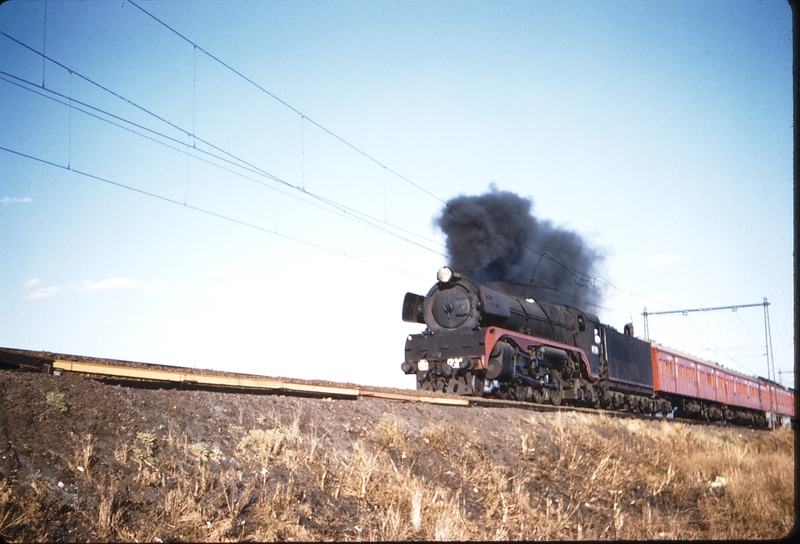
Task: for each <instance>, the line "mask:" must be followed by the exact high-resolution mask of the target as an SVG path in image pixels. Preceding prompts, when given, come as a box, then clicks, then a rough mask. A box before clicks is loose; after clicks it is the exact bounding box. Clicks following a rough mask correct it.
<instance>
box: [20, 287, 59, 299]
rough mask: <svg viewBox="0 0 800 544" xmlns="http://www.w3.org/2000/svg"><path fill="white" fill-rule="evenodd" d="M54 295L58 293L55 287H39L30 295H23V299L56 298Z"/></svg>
mask: <svg viewBox="0 0 800 544" xmlns="http://www.w3.org/2000/svg"><path fill="white" fill-rule="evenodd" d="M56 293H58V286H57V285H54V286H53V287H39V288H38V289H37V290H36V291H35V292H33V293H31V294H30V295H25V298H50V297H54V296H56Z"/></svg>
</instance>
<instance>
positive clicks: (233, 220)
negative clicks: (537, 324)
mask: <svg viewBox="0 0 800 544" xmlns="http://www.w3.org/2000/svg"><path fill="white" fill-rule="evenodd" d="M0 150H2V151H6V152H7V153H12V154H14V155H17V156H20V157H23V158H26V159H29V160H32V161H36V162H39V163H42V164H46V165H48V166H52V167H54V168H58V169H61V170H64V171H67V172H72V173H74V174H78V175H81V176H85V177H87V178H90V179H94V180H96V181H101V182H103V183H107V184H109V185H113V186H115V187H119V188H122V189H127V190H129V191H133V192H135V193H139V194H141V195H144V196H148V197H151V198H155V199H158V200H161V201H164V202H168V203H170V204H175V205H178V206H181V207H184V208H188V209H190V210H194V211H197V212H200V213H204V214H207V215H209V216H212V217H216V218H218V219H224V220H225V221H230V222H231V223H236V224H238V225H241V226H244V227H248V228H252V229H255V230H258V231H261V232H266V233H268V234H273V235H275V236H280V237H281V238H285V239H287V240H291V241H294V242H298V243H301V244H304V245H307V246H309V247H313V248H316V249H320V250H323V251H327V252H329V253H333V254H336V255H341V256H343V257H347V258H349V259H353V260H355V261H358V262H361V263H365V264H369V265H372V266H376V267H378V268H383V269H384V270H389V271H391V272H396V273H398V274H402V275H404V276H409V277H412V278H416V279H419V280H422V281H427V279H426V278H421V277H419V276H416V275H414V274H409V273H408V272H405V271H402V270H399V269H396V268H392V267H390V266H385V265H382V264H379V263H376V262H373V261H369V260H366V259H362V258H360V257H356V256H354V255H351V254H348V253H345V252H343V251H337V250H335V249H332V248H330V247H326V246H323V245H320V244H315V243H313V242H309V241H307V240H303V239H301V238H295V237H293V236H289V235H288V234H283V233H281V232H276V231H273V230H270V229H267V228H265V227H260V226H258V225H254V224H253V223H249V222H247V221H242V220H241V219H236V218H234V217H230V216H228V215H225V214H221V213H217V212H214V211H211V210H208V209H206V208H201V207H199V206H194V205H192V204H184V203H183V202H181V201H180V200H174V199H172V198H169V197H166V196H163V195H159V194H156V193H151V192H149V191H145V190H143V189H138V188H136V187H132V186H130V185H125V184H124V183H119V182H117V181H113V180H110V179H108V178H104V177H101V176H97V175H95V174H91V173H89V172H84V171H82V170H78V169H75V168H67V167H66V166H64V165H61V164H58V163H56V162H53V161H48V160H46V159H42V158H40V157H34V156H33V155H29V154H27V153H22V152H20V151H16V150H14V149H9V148H7V147H4V146H0Z"/></svg>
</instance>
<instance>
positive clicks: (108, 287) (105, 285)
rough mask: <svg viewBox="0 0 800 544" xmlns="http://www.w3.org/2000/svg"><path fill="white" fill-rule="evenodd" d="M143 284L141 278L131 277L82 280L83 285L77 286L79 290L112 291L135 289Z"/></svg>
mask: <svg viewBox="0 0 800 544" xmlns="http://www.w3.org/2000/svg"><path fill="white" fill-rule="evenodd" d="M142 285H144V282H143V281H141V280H134V279H131V278H109V279H107V280H101V281H89V280H84V282H83V285H82V286H81V287H78V289H79V290H81V291H112V290H116V289H136V288H138V287H141V286H142Z"/></svg>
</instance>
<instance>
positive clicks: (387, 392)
mask: <svg viewBox="0 0 800 544" xmlns="http://www.w3.org/2000/svg"><path fill="white" fill-rule="evenodd" d="M0 369H6V370H15V371H20V372H44V373H47V374H52V375H56V376H58V375H61V374H63V373H65V372H66V373H70V374H75V375H80V376H85V377H87V378H90V379H94V380H98V381H101V382H104V383H108V384H116V385H124V386H127V387H139V388H148V389H175V388H178V389H187V390H211V391H221V392H231V393H251V394H283V395H292V396H303V397H312V398H337V399H350V400H357V399H384V400H392V401H398V402H421V403H426V404H439V405H449V406H464V407H469V406H480V407H495V408H513V409H517V410H528V411H536V412H581V413H586V414H594V415H606V416H611V417H642V416H638V415H636V414H631V413H628V412H615V411H609V410H597V409H594V408H585V407H579V406H569V405H562V406H553V405H549V404H536V403H531V402H519V401H511V400H501V399H495V398H488V397H465V396H458V395H450V394H446V393H435V394H434V395H430V394H429V392H425V393H423V392H419V391H414V390H408V391H402V390H391V389H387V388H380V387H376V388H369V387H358V386H355V387H354V386H351V385H349V384H336V383H324V384H323V383H315V382H313V381H305V380H288V379H277V378H268V377H263V376H255V375H249V374H236V373H231V372H223V371H216V370H207V369H203V370H193V369H187V368H182V367H170V366H163V365H154V364H148V363H139V362H132V361H119V360H113V359H100V358H93V357H83V356H76V355H67V354H57V353H50V352H41V351H30V350H20V349H13V348H0ZM643 419H659V418H653V417H647V416H644V417H643ZM673 421H676V422H677V421H681V422H684V423H689V424H704V423H703V422H699V421H696V420H690V419H687V420H684V419H678V418H675V419H674V420H673Z"/></svg>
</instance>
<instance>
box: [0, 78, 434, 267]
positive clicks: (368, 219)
mask: <svg viewBox="0 0 800 544" xmlns="http://www.w3.org/2000/svg"><path fill="white" fill-rule="evenodd" d="M0 74H2V75H3V76H6V77H10V78H13V79H16V80H17V81H21V82H24V83H26V84H28V85H31V86H32V87H33V88H30V87H26V86H24V85H20V84H19V83H17V82H14V81H9V80H8V79H7V78H4V77H0V80H4V81H6V82H7V83H9V84H12V85H16V86H18V87H20V88H22V89H25V90H27V91H29V92H33V93H36V94H39V95H40V96H42V97H44V98H47V99H49V100H53V101H55V102H56V103H58V104H61V105H64V106H67V107H69V108H71V109H75V110H77V111H80V112H82V113H84V114H86V115H90V116H92V117H94V118H96V119H98V120H100V121H103V122H106V123H109V124H111V125H113V126H116V127H118V128H121V129H123V130H126V131H129V132H131V133H133V134H136V135H138V136H140V137H142V138H146V139H148V140H150V141H152V142H155V143H157V144H160V145H163V146H165V147H167V148H169V149H172V150H173V151H177V152H179V153H184V154H186V155H187V156H189V157H192V158H194V159H196V160H199V161H202V162H205V163H206V164H210V165H212V166H215V167H217V168H220V169H222V170H225V171H227V172H230V173H232V174H234V175H237V176H240V177H242V178H244V179H247V180H249V181H252V182H254V183H256V184H258V185H261V186H263V187H266V188H269V189H273V190H275V191H277V192H279V193H281V194H285V195H288V196H291V195H290V193H287V192H286V191H282V190H280V189H278V188H277V187H275V186H272V185H269V184H266V183H263V182H261V181H259V180H257V179H254V178H252V177H249V176H246V175H244V174H242V173H241V172H237V171H234V170H232V169H230V168H227V167H224V166H222V165H219V164H216V163H214V162H212V161H209V160H206V159H203V158H202V157H197V156H195V155H193V154H192V153H190V152H189V151H188V146H187V145H186V144H185V143H183V142H181V141H180V140H178V139H176V138H173V137H171V136H168V135H166V134H163V133H160V132H158V131H155V130H153V129H150V128H148V127H145V126H143V125H140V124H138V123H134V122H133V121H130V120H127V119H125V118H123V117H120V116H118V115H115V114H113V113H110V112H108V111H105V110H102V109H100V108H97V107H94V106H91V105H89V104H86V103H84V102H81V101H79V100H75V99H72V98H70V97H67V96H65V95H63V94H61V93H58V92H56V91H53V90H50V89H45V90H46V91H47V92H48V93H51V94H53V95H56V96H58V97H61V98H63V99H64V100H68V101H69V102H64V101H61V100H57V99H55V98H53V97H52V96H48V95H47V94H44V93H42V92H41V90H40V87H38V86H36V85H35V84H34V83H31V82H29V81H26V80H24V79H21V78H18V77H16V76H14V75H12V74H8V73H7V72H4V71H2V70H0ZM70 102H72V103H70ZM75 104H80V105H81V106H84V107H86V108H90V109H92V110H94V111H96V112H99V113H102V114H103V115H108V116H109V117H112V118H114V119H117V120H118V121H120V122H122V123H126V124H129V125H132V126H135V127H136V128H138V129H141V130H145V131H147V132H150V133H151V134H155V135H158V136H159V137H161V138H164V139H166V140H169V141H171V142H174V143H175V144H176V147H173V146H171V145H169V144H167V143H165V142H163V141H160V140H158V139H156V138H153V137H150V136H147V135H145V134H141V133H138V132H136V131H134V130H132V129H130V128H128V127H125V126H122V125H120V124H118V123H114V122H113V121H110V120H108V119H105V118H103V117H101V116H99V115H95V114H93V113H91V112H87V111H85V110H82V109H80V108H78V107H77V106H75ZM191 149H192V151H197V152H200V153H204V154H206V155H208V156H211V157H214V158H215V159H218V160H221V161H224V162H226V163H228V164H231V165H233V166H237V167H239V168H242V169H244V170H246V171H249V172H251V173H254V174H257V175H262V176H264V177H267V178H268V179H270V180H272V181H275V182H277V183H281V184H283V185H286V186H288V187H290V188H292V189H295V190H297V191H299V192H300V193H302V194H305V195H307V196H309V197H311V198H312V199H315V200H317V201H319V202H322V203H324V204H326V205H328V206H330V207H332V208H335V209H337V210H339V211H341V212H343V213H345V214H348V215H349V216H350V217H351V220H353V221H356V222H359V223H362V224H364V225H367V226H369V227H371V228H373V229H376V230H379V231H382V232H385V233H387V234H389V235H392V236H395V237H398V238H400V239H401V240H403V241H405V242H408V243H410V244H413V245H416V246H418V247H420V248H422V249H425V250H427V251H431V252H433V253H435V254H437V255H440V256H442V257H446V255H445V254H444V253H442V252H441V251H437V250H435V249H432V248H430V247H428V246H426V245H424V244H421V243H419V242H416V241H414V240H410V239H408V238H406V237H403V236H401V235H399V234H398V233H397V232H394V231H392V230H391V229H389V228H386V226H385V225H388V226H390V227H392V228H393V229H397V230H398V231H401V232H404V233H406V234H409V235H412V236H415V237H417V238H419V239H421V240H424V241H426V242H430V243H432V244H436V245H439V246H441V245H442V244H440V243H439V242H436V241H435V240H430V239H428V238H425V237H424V236H422V235H420V234H417V233H415V232H412V231H410V230H408V229H404V228H403V227H400V226H398V225H394V224H392V223H388V222H386V221H381V220H380V219H378V218H376V217H373V216H371V215H369V214H366V213H364V212H360V211H358V210H355V209H353V208H350V207H348V206H345V205H343V204H339V203H337V202H336V201H334V200H331V199H327V198H324V197H321V196H319V195H316V194H315V193H313V192H311V191H308V190H305V189H303V188H301V187H296V186H294V185H292V184H290V183H288V182H286V181H285V180H282V179H281V178H279V177H277V176H274V175H272V174H270V173H268V172H264V171H263V170H261V169H257V168H254V167H249V166H247V163H246V162H244V161H241V162H242V164H240V163H239V162H234V161H231V160H229V159H226V158H224V157H220V156H219V155H215V154H213V153H210V152H208V151H206V150H203V149H201V148H197V147H192V148H191ZM226 154H227V155H228V156H233V155H231V154H229V153H226ZM305 202H307V203H309V204H311V205H315V206H317V207H320V209H326V210H328V211H330V210H329V209H328V208H324V207H322V206H319V205H316V204H314V203H313V202H309V201H305Z"/></svg>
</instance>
